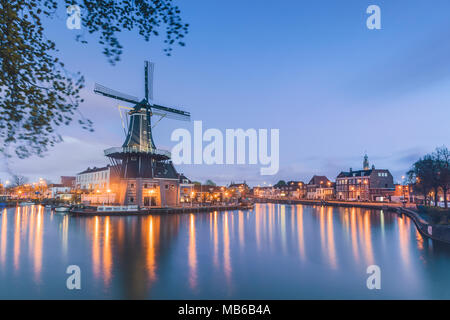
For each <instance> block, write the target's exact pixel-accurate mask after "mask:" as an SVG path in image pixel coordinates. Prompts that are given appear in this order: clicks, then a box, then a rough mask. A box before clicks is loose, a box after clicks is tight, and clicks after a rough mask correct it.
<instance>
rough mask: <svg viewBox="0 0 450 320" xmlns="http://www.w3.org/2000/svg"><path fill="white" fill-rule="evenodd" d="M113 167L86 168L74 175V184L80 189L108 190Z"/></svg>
mask: <svg viewBox="0 0 450 320" xmlns="http://www.w3.org/2000/svg"><path fill="white" fill-rule="evenodd" d="M115 177H116V174H115V172H114V167H112V166H110V165H107V166H106V167H102V168H96V167H94V168H87V169H86V170H84V171H82V172H80V173H78V174H77V176H76V180H75V186H76V188H77V189H81V190H102V191H104V190H108V189H111V187H112V186H111V185H112V184H113V182H114V179H115Z"/></svg>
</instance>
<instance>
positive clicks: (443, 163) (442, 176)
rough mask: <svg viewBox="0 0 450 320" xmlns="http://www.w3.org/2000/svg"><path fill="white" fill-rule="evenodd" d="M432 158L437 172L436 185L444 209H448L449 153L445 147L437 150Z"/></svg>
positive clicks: (449, 184) (449, 186)
mask: <svg viewBox="0 0 450 320" xmlns="http://www.w3.org/2000/svg"><path fill="white" fill-rule="evenodd" d="M434 158H435V161H436V165H437V170H438V184H439V186H440V188H441V190H442V193H443V196H444V203H445V208H448V201H447V193H448V190H449V188H450V151H449V150H448V149H447V147H445V146H442V147H440V148H437V149H436V151H435V153H434Z"/></svg>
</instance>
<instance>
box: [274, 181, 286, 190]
mask: <svg viewBox="0 0 450 320" xmlns="http://www.w3.org/2000/svg"><path fill="white" fill-rule="evenodd" d="M284 186H286V181H284V180H280V181H278V182H277V183H276V184H275V185H274V187H275V188H279V187H284Z"/></svg>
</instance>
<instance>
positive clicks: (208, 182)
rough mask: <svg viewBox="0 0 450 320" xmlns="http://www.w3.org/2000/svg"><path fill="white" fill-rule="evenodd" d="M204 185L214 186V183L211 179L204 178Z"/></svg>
mask: <svg viewBox="0 0 450 320" xmlns="http://www.w3.org/2000/svg"><path fill="white" fill-rule="evenodd" d="M205 185H206V186H214V187H215V186H216V184H215V183H214V182H213V181H212V180H206V182H205Z"/></svg>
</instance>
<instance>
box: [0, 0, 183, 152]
mask: <svg viewBox="0 0 450 320" xmlns="http://www.w3.org/2000/svg"><path fill="white" fill-rule="evenodd" d="M61 5H65V6H69V5H78V6H79V7H80V9H81V27H82V29H84V30H87V31H88V33H89V34H96V35H98V42H99V43H100V44H101V45H102V46H103V54H104V55H105V56H106V57H107V59H108V61H109V62H110V63H111V64H115V63H116V62H117V61H119V60H120V55H121V54H122V51H123V47H122V45H121V44H120V42H119V40H118V38H117V34H118V33H120V32H121V31H126V30H129V31H130V30H136V29H137V31H138V33H139V35H140V36H142V37H143V39H144V40H145V41H149V39H150V37H151V36H157V35H158V34H159V32H161V28H163V27H164V26H165V30H163V31H165V34H166V37H165V40H164V42H165V43H166V48H165V49H164V50H165V52H166V54H168V55H170V54H171V51H172V46H173V45H174V44H178V45H184V42H183V41H182V40H183V38H184V36H185V35H186V34H187V29H188V25H187V24H184V23H183V22H182V20H181V17H180V10H179V9H178V7H177V6H175V5H173V1H172V0H164V1H163V0H134V1H129V0H125V1H112V0H105V1H96V0H70V1H69V0H64V1H58V0H0V30H1V31H0V147H1V150H0V151H2V152H3V153H6V152H7V151H8V149H9V148H11V149H13V150H14V152H15V153H16V154H17V156H19V157H20V158H25V157H28V156H30V155H32V154H36V155H39V156H41V155H42V154H43V152H45V151H47V150H48V148H49V147H51V146H53V145H54V144H55V143H57V142H60V141H61V137H60V135H59V134H58V133H57V128H58V127H59V126H62V125H69V124H70V123H72V121H73V120H74V117H76V118H77V120H78V123H79V124H80V125H81V127H82V128H84V129H87V130H91V131H92V130H93V128H92V122H91V121H89V120H88V119H85V118H84V117H83V116H82V114H81V113H80V112H79V110H78V107H79V105H80V104H81V103H82V102H83V99H82V97H81V96H80V90H81V89H82V88H83V86H84V78H83V76H82V75H81V74H80V73H72V72H69V71H68V70H66V69H65V67H64V63H63V62H61V61H60V60H59V59H58V57H57V53H58V50H57V49H56V46H55V43H54V42H53V41H52V40H51V39H48V38H47V37H46V35H45V33H44V28H43V20H44V19H50V18H52V17H54V16H55V14H56V11H57V9H58V7H59V6H61ZM76 40H78V41H79V42H80V43H87V41H86V40H85V39H84V37H83V36H82V35H77V36H76Z"/></svg>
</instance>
